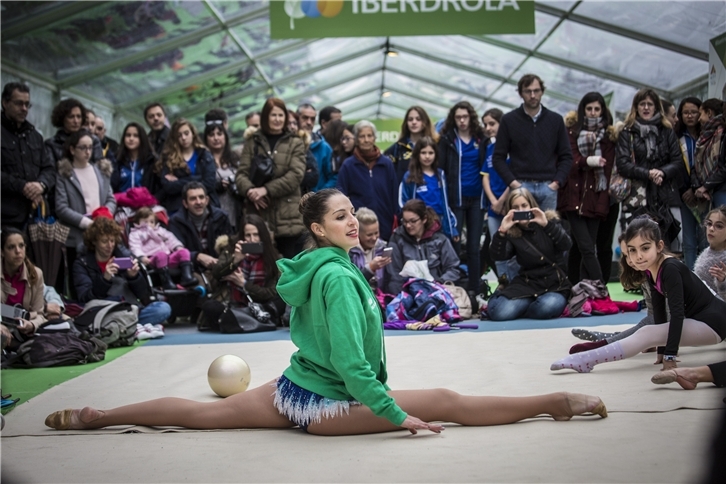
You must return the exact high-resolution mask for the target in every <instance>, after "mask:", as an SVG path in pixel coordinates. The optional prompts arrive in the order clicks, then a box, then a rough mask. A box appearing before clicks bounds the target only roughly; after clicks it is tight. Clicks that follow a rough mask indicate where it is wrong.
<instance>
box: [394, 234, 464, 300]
mask: <svg viewBox="0 0 726 484" xmlns="http://www.w3.org/2000/svg"><path fill="white" fill-rule="evenodd" d="M440 228H441V224H440V223H439V222H438V221H437V222H435V223H434V224H433V226H432V227H431V228H430V229H429V230H427V231H426V232H425V233H424V234H423V237H421V240H419V241H418V242H417V241H416V239H414V238H413V237H411V236H410V235H408V232H406V229H405V227H403V226H401V227H398V228H397V229H396V230H394V231H393V235H392V236H391V240H390V241H389V242H388V246H389V247H393V254H392V255H391V259H392V260H391V263H390V264H388V265H387V266H386V274H387V277H388V290H387V291H386V292H387V293H389V294H398V293H399V292H401V287H402V286H403V284H404V283H405V282H406V281H407V280H408V278H406V277H403V276H401V275H400V274H399V272H401V270H402V269H403V266H404V264H405V263H406V261H409V260H425V261H428V267H429V272H430V273H431V275H432V276H433V278H434V280H435V281H437V282H447V281H451V282H456V281H458V280H459V257H458V256H457V255H456V251H454V247H453V246H452V245H451V241H449V239H448V238H447V237H446V236H445V235H444V234H442V233H441V232H439V229H440Z"/></svg>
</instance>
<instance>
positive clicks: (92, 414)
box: [45, 407, 103, 430]
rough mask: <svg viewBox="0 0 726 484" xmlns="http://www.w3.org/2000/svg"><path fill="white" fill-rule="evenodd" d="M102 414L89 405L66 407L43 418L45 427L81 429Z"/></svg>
mask: <svg viewBox="0 0 726 484" xmlns="http://www.w3.org/2000/svg"><path fill="white" fill-rule="evenodd" d="M101 416H103V412H101V411H100V410H96V409H94V408H91V407H84V408H83V409H80V410H79V409H74V408H66V409H65V410H59V411H57V412H53V413H51V414H50V415H48V416H47V417H46V418H45V425H46V427H50V428H52V429H56V430H82V429H87V428H93V427H89V424H90V423H91V422H93V421H94V420H96V419H98V418H100V417H101Z"/></svg>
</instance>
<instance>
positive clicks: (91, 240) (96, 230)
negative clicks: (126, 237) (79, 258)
mask: <svg viewBox="0 0 726 484" xmlns="http://www.w3.org/2000/svg"><path fill="white" fill-rule="evenodd" d="M122 235H123V229H122V228H121V226H120V225H119V224H117V223H116V222H115V221H113V220H111V219H110V218H106V217H98V218H97V219H96V220H94V221H93V223H92V224H91V225H89V226H88V228H87V229H86V231H85V232H83V244H84V245H85V246H86V249H87V250H88V251H89V252H95V251H96V241H97V240H98V239H100V238H101V237H112V238H113V239H114V240H115V241H116V244H118V243H119V242H121V236H122Z"/></svg>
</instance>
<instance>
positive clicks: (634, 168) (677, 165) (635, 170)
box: [615, 123, 683, 207]
mask: <svg viewBox="0 0 726 484" xmlns="http://www.w3.org/2000/svg"><path fill="white" fill-rule="evenodd" d="M657 126H658V135H657V137H656V146H655V149H654V150H653V152H652V153H651V156H650V158H649V157H648V155H647V153H648V150H647V148H646V144H645V140H644V139H643V138H642V137H641V136H640V131H639V130H638V129H637V128H636V127H625V128H623V130H622V131H621V132H620V136H619V137H618V142H617V146H616V149H615V163H616V164H617V167H618V173H620V174H621V175H622V176H624V177H626V178H633V179H636V180H642V181H644V182H645V186H646V190H647V192H648V200H649V203H650V201H651V200H655V201H657V202H660V203H662V204H664V205H666V206H670V207H680V205H681V197H680V196H679V194H678V188H679V187H680V185H681V183H682V180H681V177H682V167H683V155H682V154H681V147H680V144H679V143H678V138H677V137H676V134H675V133H674V132H673V130H672V129H670V128H666V127H665V126H663V125H662V124H660V123H659V124H658V125H657ZM632 153H634V154H635V161H633V155H632ZM653 168H657V169H659V170H661V171H662V172H663V174H664V175H665V176H664V179H663V183H662V184H661V185H660V186H657V185H656V184H655V183H653V182H652V181H650V178H649V177H648V173H649V171H650V170H651V169H653Z"/></svg>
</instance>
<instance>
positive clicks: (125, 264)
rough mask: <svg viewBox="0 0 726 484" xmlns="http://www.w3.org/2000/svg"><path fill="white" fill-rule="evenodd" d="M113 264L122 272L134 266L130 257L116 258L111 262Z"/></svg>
mask: <svg viewBox="0 0 726 484" xmlns="http://www.w3.org/2000/svg"><path fill="white" fill-rule="evenodd" d="M113 263H114V264H116V265H117V266H118V268H119V269H120V270H122V271H125V270H127V269H131V268H132V267H133V266H134V261H133V260H132V259H131V258H130V257H117V258H116V259H114V260H113Z"/></svg>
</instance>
